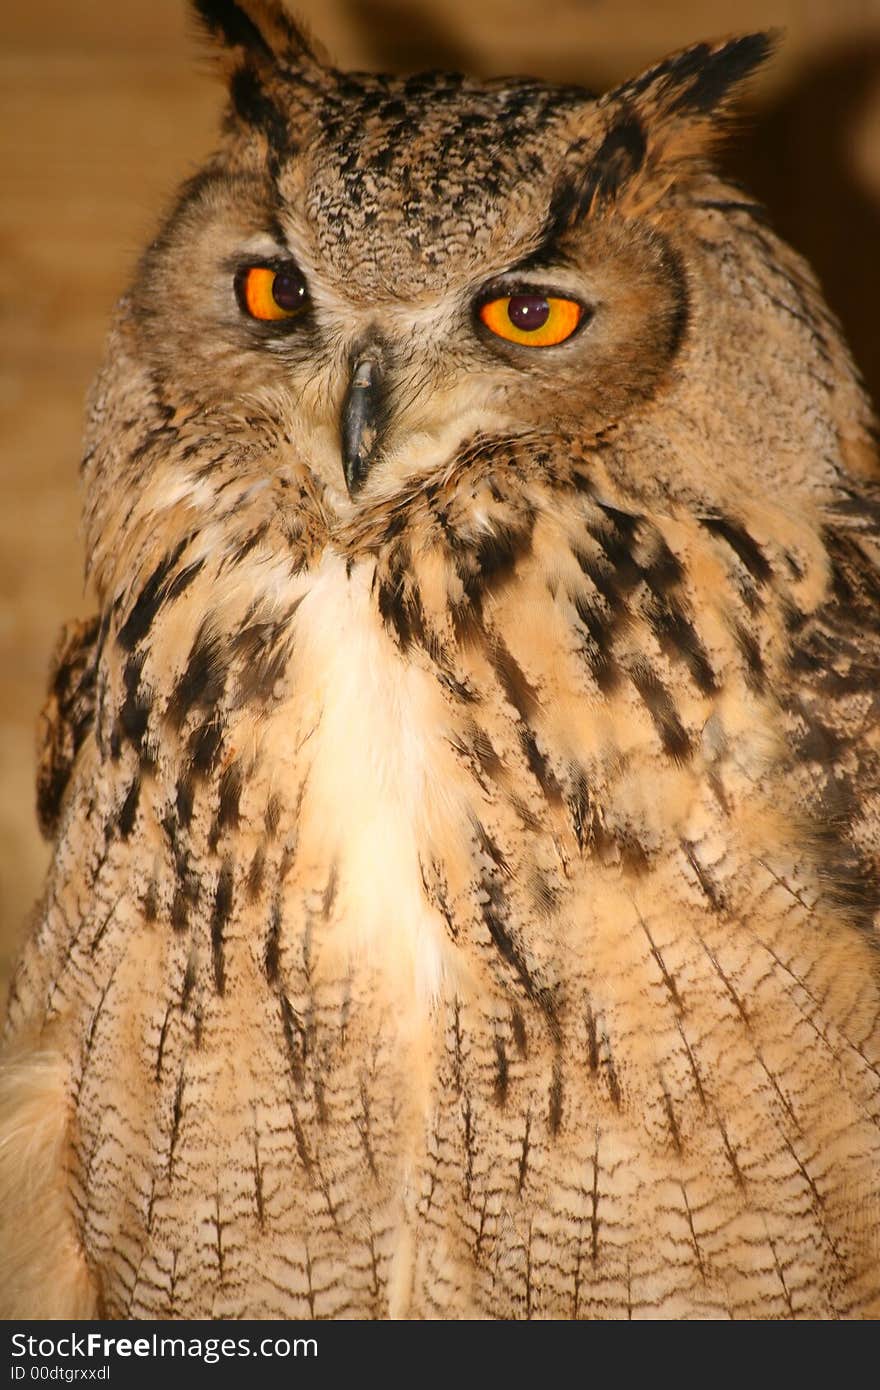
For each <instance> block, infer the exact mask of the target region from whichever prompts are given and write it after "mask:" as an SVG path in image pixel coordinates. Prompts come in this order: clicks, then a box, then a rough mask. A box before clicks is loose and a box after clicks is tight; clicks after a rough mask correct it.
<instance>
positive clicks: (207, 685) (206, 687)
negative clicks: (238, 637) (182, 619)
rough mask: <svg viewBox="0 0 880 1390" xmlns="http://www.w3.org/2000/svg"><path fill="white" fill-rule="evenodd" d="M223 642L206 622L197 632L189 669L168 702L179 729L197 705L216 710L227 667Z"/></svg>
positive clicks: (172, 717) (173, 721) (170, 715)
mask: <svg viewBox="0 0 880 1390" xmlns="http://www.w3.org/2000/svg"><path fill="white" fill-rule="evenodd" d="M223 656H224V644H223V642H222V641H221V639H220V637H219V636H218V635H217V634H216V633H212V632H211V630H210V627H209V625H208V624H207V623H203V624H202V626H201V627H200V628H199V631H198V632H197V634H196V637H195V640H194V642H193V644H192V648H191V650H190V654H189V659H188V661H187V663H186V668H185V670H184V672H183V674H182V675H181V677H180V679H179V680H178V682H177V684H176V685H175V687H174V692H173V694H172V696H171V699H170V700H169V701H168V709H167V715H168V718H169V720H170V721H171V723H172V724H173V725H174V727H175V728H177V729H179V728H180V726H181V725H182V724H183V721H184V720H185V719H186V716H187V715H188V714H189V712H190V710H191V709H192V708H193V706H194V705H200V706H202V707H203V708H207V709H213V707H214V706H215V705H216V704H217V703H218V701H219V700H220V698H221V696H222V695H223V689H224V686H225V683H226V669H225V666H224V664H223Z"/></svg>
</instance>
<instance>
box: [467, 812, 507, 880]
mask: <svg viewBox="0 0 880 1390" xmlns="http://www.w3.org/2000/svg"><path fill="white" fill-rule="evenodd" d="M473 825H474V833H475V835H476V837H477V841H478V843H479V846H480V849H481V850H482V851H483V853H484V854H486V855H488V857H489V858H490V859H491V860H492V862H493V864H496V865H497V866H498V868H499V869H500V870H501V872H502V873H503V874H507V875H508V876H509V874H510V865H509V864H508V862H507V859H506V858H505V856H504V854H503V852H502V851H501V850H500V849H499V848H498V846H497V845H496V843H495V841H494V840H493V839H492V837H491V836H490V835H489V834H488V833H487V831H486V829H485V827H484V826H483V825H482V824H481V822H480V821H478V820H475V821H474V823H473Z"/></svg>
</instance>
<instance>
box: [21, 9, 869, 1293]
mask: <svg viewBox="0 0 880 1390" xmlns="http://www.w3.org/2000/svg"><path fill="white" fill-rule="evenodd" d="M195 9H196V11H197V12H198V15H199V17H200V19H201V21H202V23H203V26H204V27H205V28H206V29H207V31H208V32H209V34H210V36H211V38H212V40H213V42H214V45H215V48H216V52H217V54H218V55H219V59H220V64H221V66H222V68H223V70H224V72H225V78H226V82H227V84H228V105H227V111H226V117H225V124H224V127H223V136H222V142H221V144H220V147H219V149H218V152H217V153H216V154H215V155H214V156H213V157H212V158H211V159H210V160H209V161H208V163H207V164H206V165H205V167H204V168H203V169H202V170H201V171H200V172H199V173H197V174H196V175H195V177H193V178H191V179H190V180H189V181H188V182H187V183H186V184H185V185H184V187H183V189H182V191H181V193H180V195H179V197H178V199H177V201H176V203H175V204H174V206H173V207H172V208H171V210H170V212H169V214H168V216H167V218H166V220H165V222H164V224H163V225H162V228H161V230H160V231H159V233H158V235H157V236H156V238H155V240H154V241H153V242H152V243H151V245H150V246H149V247H148V248H147V250H146V252H145V254H144V256H143V258H142V260H141V262H140V265H139V267H138V270H137V273H136V275H135V277H134V282H133V284H132V286H131V288H130V290H129V292H128V293H127V295H126V296H125V297H124V298H123V299H122V301H121V303H120V304H119V306H118V310H117V312H116V316H115V325H114V327H113V331H112V336H111V340H110V345H109V350H108V354H107V360H106V365H105V366H104V368H103V370H102V372H101V374H100V376H99V378H98V381H97V384H96V386H95V388H94V392H93V395H92V399H91V406H90V417H89V424H88V432H87V439H86V446H85V455H84V461H83V477H84V486H85V535H86V549H87V555H88V565H87V569H88V575H89V579H90V583H91V587H92V591H93V593H94V596H95V605H96V609H97V612H96V616H95V618H94V619H93V620H92V621H88V622H84V623H78V624H75V625H69V626H68V627H67V628H66V629H65V631H64V633H63V636H62V639H61V642H60V644H59V647H58V651H57V653H56V658H55V663H54V668H53V672H52V675H51V689H50V694H49V700H48V703H47V705H46V709H45V711H44V716H43V724H42V731H43V732H42V745H41V755H40V765H39V779H38V781H39V785H38V797H39V810H40V817H41V823H42V826H43V828H44V830H45V832H46V834H47V835H48V836H49V837H50V838H51V840H52V841H53V844H54V858H53V862H52V865H51V869H50V872H49V876H48V881H47V884H46V888H45V894H44V897H43V900H42V904H41V906H40V908H39V910H38V913H37V916H36V919H35V922H34V925H33V929H32V933H31V936H30V939H29V941H28V942H27V944H26V946H25V948H24V951H23V955H22V958H21V961H20V964H19V967H18V971H17V974H16V978H15V981H14V985H13V989H12V994H11V1000H10V1005H9V1014H8V1022H7V1029H6V1044H5V1047H6V1051H5V1061H4V1066H3V1080H2V1099H0V1119H2V1127H3V1144H2V1148H0V1209H2V1221H0V1227H2V1230H3V1233H4V1247H5V1248H4V1254H3V1277H2V1279H0V1285H2V1287H3V1290H4V1293H3V1299H4V1312H5V1315H6V1316H7V1317H13V1316H15V1317H31V1318H33V1317H77V1318H89V1317H101V1318H214V1319H222V1318H237V1317H250V1318H255V1317H259V1318H278V1319H281V1318H297V1319H299V1318H307V1319H308V1318H358V1319H373V1318H382V1319H384V1318H410V1319H422V1318H443V1319H465V1318H490V1319H510V1318H517V1319H518V1318H553V1319H582V1318H584V1319H585V1318H682V1319H684V1318H686V1319H690V1318H716V1317H717V1318H721V1317H724V1318H729V1317H730V1318H732V1317H735V1318H836V1317H846V1318H856V1317H871V1316H877V1315H878V1313H880V955H878V951H877V935H876V931H877V928H876V918H877V908H878V850H880V730H878V720H877V702H878V672H880V569H878V562H880V485H878V477H880V475H878V470H877V459H876V453H875V440H876V437H875V435H874V434H873V432H872V430H873V427H872V419H871V413H870V407H869V405H868V402H867V401H866V398H865V395H864V393H863V391H862V388H861V386H860V382H859V378H858V376H857V373H856V371H855V369H854V367H853V365H852V362H851V360H850V358H849V355H848V352H847V349H846V346H845V344H844V342H843V340H842V337H841V333H840V330H839V328H838V326H837V324H836V322H835V320H834V319H833V317H832V316H831V314H830V313H829V311H828V309H827V308H826V307H825V305H824V303H823V301H822V298H821V295H820V292H819V290H818V288H817V285H816V282H815V280H814V278H813V276H812V274H811V273H810V271H809V269H808V268H807V267H806V265H805V264H804V263H803V262H802V261H801V260H800V259H799V258H798V256H797V255H795V254H794V252H793V251H791V250H789V249H788V248H787V247H786V246H785V245H783V244H782V243H781V242H780V241H779V240H778V239H777V238H776V237H775V235H774V233H773V231H772V230H771V229H770V227H769V226H768V222H767V219H766V217H765V215H764V213H763V211H762V209H761V208H760V207H759V206H757V205H756V204H755V203H754V202H753V201H751V200H750V198H749V197H748V196H747V195H746V194H745V193H744V192H743V191H742V190H741V189H739V188H738V187H735V186H734V185H733V184H731V183H729V182H726V181H725V180H724V179H722V178H721V177H720V176H719V175H718V174H717V173H716V172H714V170H713V164H712V159H711V156H712V150H713V146H714V145H715V143H716V142H717V139H718V137H719V136H720V135H721V134H722V133H723V132H724V130H725V128H726V127H727V125H728V124H729V121H730V115H731V110H732V107H733V105H734V103H735V100H736V96H737V93H738V90H739V88H740V87H741V84H742V83H743V81H744V80H745V79H747V78H748V76H749V74H750V73H752V71H753V70H754V69H755V68H756V67H757V66H758V65H759V64H760V63H761V62H762V61H763V60H764V59H765V58H766V57H767V55H768V52H769V50H770V47H771V41H770V40H769V39H768V37H767V36H766V35H763V34H750V35H745V36H743V37H738V38H733V39H730V40H728V41H724V42H719V43H699V44H697V45H696V46H695V47H692V48H690V49H688V50H686V51H684V52H680V53H677V54H675V55H674V56H672V57H670V58H667V59H666V60H664V61H662V62H660V63H658V64H657V66H655V67H653V68H652V69H651V70H650V71H648V72H646V73H644V75H642V76H640V77H638V78H636V79H635V80H633V81H630V82H627V83H625V84H624V85H622V86H620V87H618V88H616V89H615V90H613V91H611V92H610V93H609V94H607V95H605V96H604V97H602V98H600V99H596V98H594V97H593V96H591V95H590V94H589V93H588V92H586V91H585V90H582V89H580V88H577V87H574V86H552V85H548V84H545V83H542V82H539V81H532V80H526V79H519V78H518V79H497V80H494V81H490V82H485V83H480V82H476V81H471V80H468V79H466V78H464V77H461V76H458V75H454V74H448V73H436V72H431V73H423V74H420V75H417V76H412V77H406V78H398V77H387V76H375V75H370V74H362V73H346V72H340V71H336V70H334V69H333V68H332V67H331V66H330V65H329V64H328V63H327V62H326V61H325V60H324V59H323V57H322V56H320V55H319V54H318V53H317V52H316V51H315V50H314V49H313V47H312V46H311V45H310V44H309V42H308V41H307V40H306V39H305V38H304V37H303V35H302V34H301V33H300V31H299V30H298V29H297V27H296V26H295V25H294V24H293V22H292V21H291V20H290V18H289V17H288V15H287V14H286V12H285V10H284V9H283V8H282V7H281V5H280V4H279V3H276V0H237V2H236V0H198V3H196V5H195Z"/></svg>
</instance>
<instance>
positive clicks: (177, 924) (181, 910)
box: [171, 888, 190, 931]
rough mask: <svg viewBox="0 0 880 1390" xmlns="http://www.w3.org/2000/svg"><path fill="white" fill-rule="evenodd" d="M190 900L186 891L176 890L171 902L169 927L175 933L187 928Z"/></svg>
mask: <svg viewBox="0 0 880 1390" xmlns="http://www.w3.org/2000/svg"><path fill="white" fill-rule="evenodd" d="M189 909H190V899H189V896H188V894H187V893H186V890H185V889H183V888H176V889H175V890H174V897H173V899H172V902H171V925H172V927H173V928H174V930H175V931H184V930H185V929H186V927H188V926H189Z"/></svg>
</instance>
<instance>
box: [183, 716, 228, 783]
mask: <svg viewBox="0 0 880 1390" xmlns="http://www.w3.org/2000/svg"><path fill="white" fill-rule="evenodd" d="M222 743H223V726H222V725H221V724H220V722H219V721H218V720H217V719H215V718H213V717H212V718H211V719H209V720H207V721H206V722H205V723H204V724H200V725H199V726H198V727H197V728H195V729H194V730H193V732H192V734H191V736H190V740H189V752H190V756H191V758H192V765H193V769H194V771H195V772H198V773H200V774H201V775H202V776H203V777H207V776H208V774H209V773H211V772H212V771H213V770H214V767H215V766H216V763H217V758H218V756H219V753H220V747H221V744H222Z"/></svg>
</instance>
